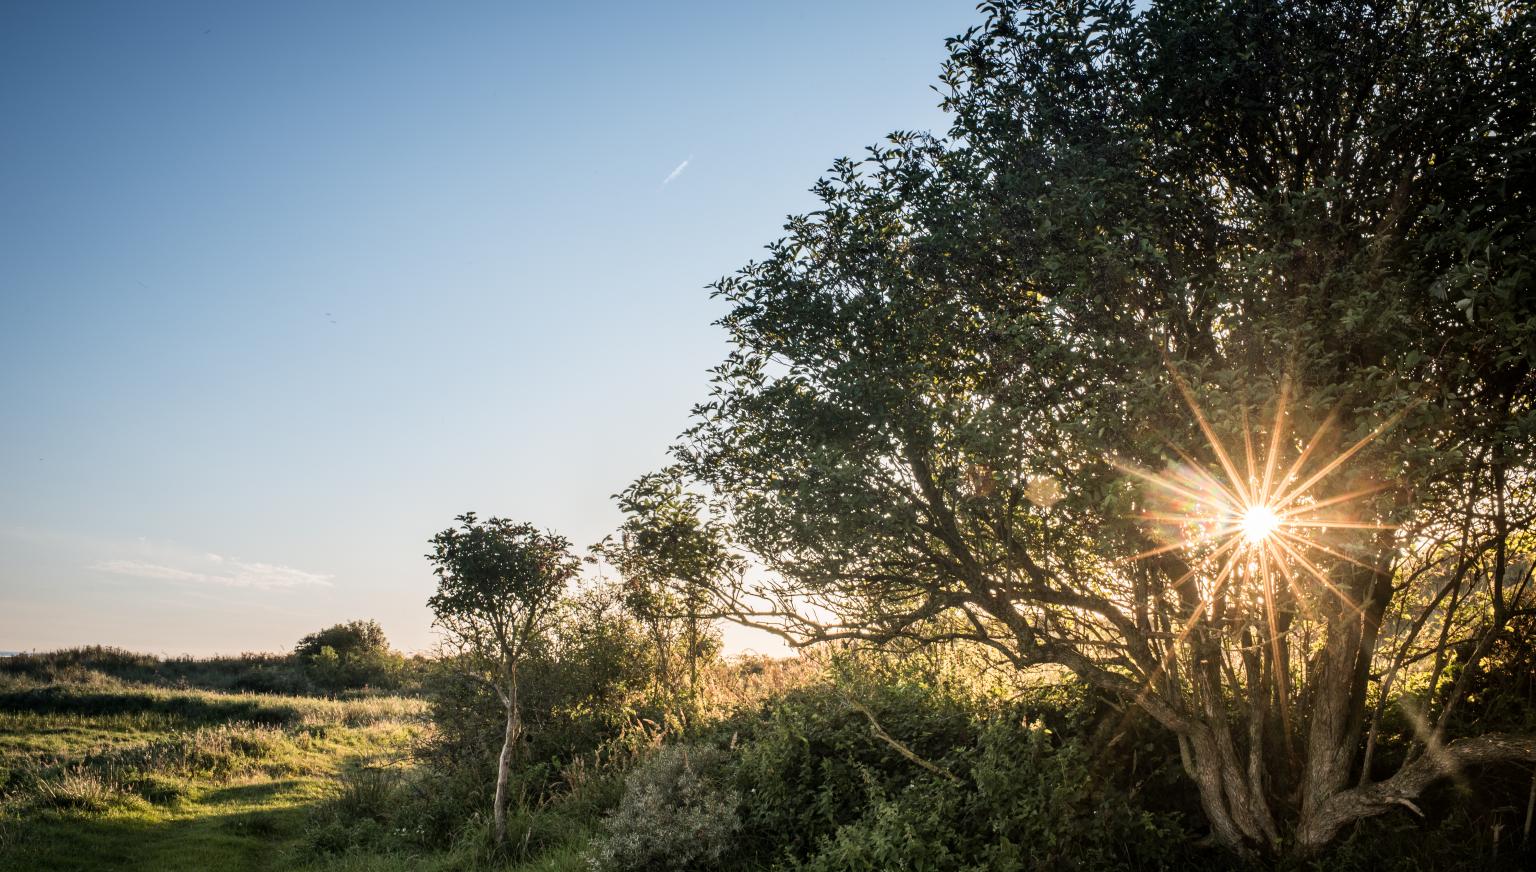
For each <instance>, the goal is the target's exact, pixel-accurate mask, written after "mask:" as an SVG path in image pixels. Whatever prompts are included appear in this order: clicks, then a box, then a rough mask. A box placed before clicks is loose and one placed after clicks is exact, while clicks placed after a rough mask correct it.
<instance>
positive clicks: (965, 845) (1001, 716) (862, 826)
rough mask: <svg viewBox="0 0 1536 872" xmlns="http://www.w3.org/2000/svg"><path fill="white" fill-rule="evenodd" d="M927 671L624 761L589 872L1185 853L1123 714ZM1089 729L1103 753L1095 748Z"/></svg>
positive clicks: (1033, 861)
mask: <svg viewBox="0 0 1536 872" xmlns="http://www.w3.org/2000/svg"><path fill="white" fill-rule="evenodd" d="M930 678H931V676H925V675H922V674H917V673H916V672H915V671H914V670H908V671H907V673H906V674H901V673H900V671H899V670H898V671H897V672H896V674H894V675H892V674H887V675H883V676H880V677H879V678H877V679H871V678H870V677H869V676H868V675H865V676H862V677H850V676H848V675H844V676H843V677H841V678H838V677H832V676H828V677H825V678H823V679H821V680H818V681H816V682H814V683H812V684H809V685H807V686H804V687H801V688H798V689H795V690H792V691H790V692H788V693H786V694H784V695H783V696H781V697H778V698H776V699H774V700H771V701H769V702H768V703H767V704H765V705H763V706H761V707H759V708H757V709H755V710H747V711H743V712H741V713H739V714H738V715H737V716H735V717H733V718H728V719H726V720H723V721H721V722H719V723H718V724H716V725H715V726H714V727H713V728H712V729H711V730H710V731H709V735H706V736H699V737H696V739H695V742H694V743H693V744H691V745H686V746H677V747H670V748H668V749H667V750H665V751H663V752H662V753H660V754H658V755H657V756H656V757H655V758H653V759H652V760H651V761H649V762H647V763H646V764H644V765H642V766H640V767H637V768H636V769H635V770H633V771H632V772H631V773H630V775H629V778H628V780H627V783H626V789H625V795H624V798H623V800H622V802H621V803H620V805H619V808H618V809H617V810H616V811H615V812H614V813H613V814H612V815H610V816H609V817H608V818H607V819H606V820H605V822H604V828H603V835H602V836H601V837H600V838H599V840H598V841H597V843H596V844H595V846H594V849H593V858H594V860H593V862H594V868H597V869H601V870H641V869H667V868H677V869H711V868H731V869H737V868H741V869H779V870H786V872H787V870H804V872H811V870H816V872H838V870H886V869H925V870H935V872H938V870H955V872H962V870H964V872H970V870H976V872H981V870H1034V869H1062V870H1070V869H1158V868H1173V867H1174V866H1176V865H1179V864H1181V863H1186V862H1190V861H1193V860H1196V859H1198V858H1196V857H1194V856H1193V855H1191V854H1190V849H1189V847H1188V845H1189V843H1190V833H1189V832H1188V829H1187V824H1186V818H1185V816H1184V815H1183V814H1182V813H1180V812H1179V811H1178V810H1177V808H1176V806H1177V802H1175V803H1162V804H1160V805H1158V806H1157V807H1155V808H1154V807H1152V806H1149V805H1146V804H1144V803H1143V801H1142V800H1143V798H1144V797H1143V791H1144V788H1145V787H1146V786H1147V785H1149V784H1155V785H1157V786H1158V787H1159V788H1166V787H1169V786H1171V785H1173V784H1174V783H1176V782H1175V778H1174V774H1173V773H1172V772H1171V771H1168V769H1167V767H1168V765H1169V763H1170V762H1171V761H1170V759H1169V758H1168V756H1167V755H1166V754H1154V753H1151V751H1153V750H1158V751H1165V750H1166V749H1154V748H1153V747H1152V746H1150V745H1148V744H1147V743H1146V740H1145V737H1144V736H1143V735H1142V733H1143V731H1142V730H1141V729H1140V726H1139V725H1138V724H1135V723H1132V722H1126V721H1123V720H1121V719H1120V716H1119V714H1118V713H1116V712H1114V711H1113V710H1111V709H1108V708H1107V707H1102V706H1099V705H1097V704H1095V702H1094V701H1093V700H1091V699H1089V698H1088V697H1086V696H1085V695H1084V694H1083V693H1082V692H1081V691H1079V690H1077V689H1075V688H1073V687H1070V686H1052V687H1045V688H1040V689H1034V690H1030V691H1027V692H1025V693H1023V694H1022V695H1020V696H1017V697H1016V698H1014V699H1012V700H1009V701H1000V700H998V699H997V698H995V697H990V696H987V695H984V694H977V693H971V692H966V691H964V690H962V689H958V688H955V687H945V686H942V685H939V684H936V683H934V682H932V681H931V680H929V679H930ZM1104 724H1108V725H1109V726H1110V727H1113V728H1115V729H1113V730H1112V732H1114V733H1115V735H1116V736H1117V739H1118V741H1117V743H1116V749H1118V750H1115V751H1113V752H1111V753H1110V754H1099V753H1094V752H1092V751H1091V750H1090V746H1089V738H1090V736H1091V735H1092V734H1093V733H1094V732H1095V730H1096V729H1097V728H1099V727H1100V726H1101V725H1104ZM1100 732H1102V730H1101V731H1100ZM1175 765H1176V764H1175ZM674 857H675V858H681V859H672V858H674Z"/></svg>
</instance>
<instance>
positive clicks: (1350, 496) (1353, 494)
mask: <svg viewBox="0 0 1536 872" xmlns="http://www.w3.org/2000/svg"><path fill="white" fill-rule="evenodd" d="M1388 487H1390V485H1386V484H1373V485H1370V486H1368V487H1362V488H1356V489H1355V490H1352V491H1348V492H1346V493H1342V494H1338V495H1337V496H1331V497H1328V498H1327V499H1323V500H1318V501H1317V502H1315V503H1307V504H1305V505H1300V506H1295V507H1293V508H1289V509H1281V510H1280V512H1279V514H1280V516H1281V517H1285V518H1291V517H1295V516H1296V515H1299V514H1301V513H1302V512H1315V511H1317V510H1318V509H1325V508H1327V507H1329V506H1336V505H1338V504H1339V503H1347V502H1349V501H1351V500H1355V499H1359V498H1360V497H1366V496H1370V495H1371V494H1374V493H1380V492H1382V491H1384V490H1386V489H1387V488H1388Z"/></svg>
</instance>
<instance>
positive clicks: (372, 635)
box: [293, 621, 406, 692]
mask: <svg viewBox="0 0 1536 872" xmlns="http://www.w3.org/2000/svg"><path fill="white" fill-rule="evenodd" d="M293 654H294V656H295V657H297V658H298V659H299V661H300V662H301V663H302V664H303V665H304V672H305V674H306V675H307V676H308V677H309V679H310V680H311V681H312V682H314V684H315V685H316V686H317V687H319V688H321V689H323V690H327V691H332V692H334V691H340V690H347V689H357V688H364V687H377V688H384V689H393V688H397V687H399V686H400V684H401V681H402V678H403V677H404V675H405V670H406V661H405V658H404V657H402V656H401V655H399V654H397V653H395V652H394V651H391V650H390V647H389V640H388V639H386V638H385V636H384V628H382V627H380V626H379V625H378V623H377V622H375V621H350V622H348V623H345V624H336V625H334V626H331V627H327V628H325V629H324V630H319V631H317V632H314V633H310V634H309V635H307V636H305V637H304V638H303V639H300V640H299V643H298V644H297V645H295V646H294V648H293Z"/></svg>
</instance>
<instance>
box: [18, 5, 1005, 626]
mask: <svg viewBox="0 0 1536 872" xmlns="http://www.w3.org/2000/svg"><path fill="white" fill-rule="evenodd" d="M976 20H977V13H976V12H975V10H974V8H973V3H971V2H951V0H927V2H910V3H893V2H873V0H871V2H843V3H809V2H804V3H798V2H777V3H766V2H765V3H756V2H753V3H747V2H741V3H615V4H603V3H595V4H594V3H586V4H537V5H535V4H521V3H485V4H470V3H453V4H428V3H420V4H387V3H366V4H364V3H346V4H343V3H333V4H316V3H270V2H264V3H249V4H242V5H240V6H235V5H222V6H217V7H216V6H214V5H213V4H206V3H197V4H193V3H187V4H175V3H151V2H143V3H99V4H88V3H49V2H12V3H7V4H4V5H3V6H0V117H3V119H4V122H3V123H0V448H3V450H0V649H30V648H50V647H56V646H62V645H70V644H81V643H106V644H117V645H123V646H127V647H131V648H136V649H141V650H147V651H159V652H168V653H181V652H189V653H200V654H202V653H213V652H237V651H242V650H272V649H280V648H285V647H288V646H290V645H291V644H292V643H293V642H294V641H295V640H296V639H297V638H298V637H299V636H300V635H303V634H304V633H306V632H309V631H311V630H314V629H316V628H318V627H321V626H324V625H327V624H329V623H334V622H336V621H341V620H349V619H353V618H360V617H368V618H376V619H377V620H379V621H380V622H381V623H382V624H383V625H384V628H385V630H386V631H387V633H388V634H389V636H390V638H391V640H393V641H394V642H395V643H396V644H398V645H400V646H402V647H404V648H407V649H420V648H424V647H426V646H427V645H429V644H430V641H431V634H430V630H429V615H428V613H427V611H426V609H425V606H424V602H425V600H426V598H427V596H429V595H430V593H431V592H432V589H433V578H432V576H431V574H430V570H429V567H428V565H427V562H426V560H425V559H424V558H423V557H422V555H423V554H424V553H425V551H426V540H427V539H428V538H429V537H430V536H431V534H432V533H434V532H435V531H437V530H440V529H442V528H444V527H446V526H448V525H449V524H450V523H451V522H452V519H453V516H454V515H456V514H458V513H459V512H462V511H465V510H475V511H478V512H479V513H481V514H482V515H491V514H499V515H503V516H507V517H513V518H517V519H519V520H529V521H532V522H534V523H536V524H539V525H540V526H545V527H549V528H552V529H555V530H557V531H560V532H561V533H563V534H565V535H566V536H568V537H570V538H571V539H572V540H573V541H574V542H575V543H576V544H577V545H578V546H580V547H582V548H585V546H586V545H588V544H590V543H591V542H593V541H596V540H597V539H599V538H601V537H602V536H603V535H604V534H605V533H607V532H608V531H609V530H611V529H612V528H613V527H614V526H615V525H616V523H617V521H618V515H617V512H616V510H615V509H614V507H613V504H612V501H611V500H610V498H609V497H610V495H611V494H613V493H614V492H615V491H617V490H619V489H620V488H622V487H623V486H624V484H625V483H627V482H628V481H629V480H631V479H633V478H634V477H635V476H637V475H639V474H641V473H644V472H646V471H648V470H650V469H653V468H655V467H657V466H659V465H660V464H662V463H663V462H664V461H665V452H666V448H667V446H668V445H669V444H670V442H671V441H672V439H673V438H674V437H675V436H676V435H677V434H678V433H679V432H680V431H681V430H682V429H683V428H684V427H685V426H686V424H687V416H688V410H689V408H690V406H691V405H692V404H693V403H695V402H697V401H699V400H701V399H703V397H704V395H705V392H706V389H707V374H706V370H707V369H708V368H709V367H710V366H712V365H714V364H715V363H717V362H718V361H719V360H720V358H721V357H722V356H723V354H724V353H725V350H726V349H725V344H724V340H723V336H722V334H721V332H720V331H719V330H718V329H717V328H715V327H712V326H711V322H712V321H713V320H714V319H715V318H716V317H718V316H719V314H720V313H721V308H720V305H719V304H718V302H716V301H711V300H710V299H709V296H708V292H707V291H706V290H705V287H704V286H705V285H706V284H708V283H709V282H711V281H712V280H714V279H715V278H717V277H718V276H720V275H722V274H724V273H727V272H730V271H732V270H734V269H736V268H737V267H739V266H741V265H743V264H744V263H746V262H747V261H748V260H750V259H752V258H754V257H756V256H758V254H759V252H760V251H761V249H762V246H763V245H765V244H766V243H768V242H770V241H771V240H772V239H774V238H775V237H776V236H777V235H778V234H779V229H780V226H781V224H782V222H783V219H784V216H785V215H786V214H788V213H792V212H797V211H803V210H805V209H808V208H811V207H812V206H813V200H812V198H811V197H810V195H809V194H808V193H807V189H808V188H809V187H810V185H811V184H812V183H814V181H815V180H816V178H817V177H818V175H820V174H821V173H822V172H823V171H824V170H825V169H826V167H828V166H829V165H830V164H831V162H832V160H833V159H834V158H836V157H838V156H840V155H845V154H856V153H858V152H860V151H861V150H862V148H863V147H864V146H865V145H868V144H870V143H872V142H876V141H878V140H880V139H881V138H882V137H883V136H884V135H885V134H886V133H887V132H889V131H891V130H894V129H940V128H942V127H943V126H944V119H943V116H942V115H941V113H939V111H938V110H937V108H936V103H937V100H938V97H937V95H936V94H934V92H933V91H932V90H930V86H931V85H933V84H934V83H935V81H936V76H937V73H938V67H939V64H940V62H941V61H942V59H943V56H944V44H943V42H944V38H945V37H947V36H950V35H953V34H955V33H958V32H960V31H962V30H964V29H965V28H966V27H968V26H969V25H971V24H973V23H975V22H976ZM685 162H686V163H685ZM731 640H732V645H733V647H742V646H745V645H752V644H754V640H753V639H752V638H751V637H749V636H746V635H741V634H736V633H733V634H732V636H731Z"/></svg>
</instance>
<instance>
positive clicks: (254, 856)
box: [0, 688, 420, 872]
mask: <svg viewBox="0 0 1536 872" xmlns="http://www.w3.org/2000/svg"><path fill="white" fill-rule="evenodd" d="M135 692H137V691H132V690H129V691H124V690H123V689H121V688H118V689H114V690H113V691H112V692H111V693H110V694H103V695H102V696H101V697H100V700H101V701H102V704H101V706H100V707H101V709H102V710H101V711H92V710H91V709H92V704H93V702H95V700H93V699H92V698H91V694H90V692H89V691H86V692H80V691H78V690H73V689H72V690H71V691H70V693H69V694H67V695H65V694H60V693H51V692H50V693H35V692H29V693H26V694H16V693H10V694H5V693H0V870H5V872H12V870H14V872H22V870H27V872H34V870H35V872H86V870H90V872H96V870H125V872H267V870H287V869H291V868H293V867H294V866H295V865H298V864H299V863H300V862H301V861H302V859H304V852H303V850H302V848H303V845H304V842H305V831H306V827H307V826H308V824H309V822H310V820H311V816H312V813H313V810H314V808H315V807H316V806H317V805H318V804H320V803H322V802H325V801H326V800H327V799H328V797H330V796H332V795H334V793H335V782H336V778H337V776H338V773H340V772H341V771H342V770H343V768H344V767H347V766H352V765H356V764H359V763H367V762H377V761H380V760H383V759H388V758H391V757H396V756H398V755H399V754H400V753H401V752H402V751H403V750H405V748H406V747H407V746H408V744H409V742H410V741H411V739H412V737H413V736H414V735H416V732H417V730H418V729H419V727H418V726H417V724H416V722H415V720H414V716H415V715H416V714H417V713H418V712H419V709H420V706H419V704H417V703H415V702H414V701H410V700H393V701H389V700H384V701H381V700H377V699H373V700H360V701H357V702H356V703H345V702H339V703H338V702H332V701H329V700H305V699H302V698H292V697H253V696H250V695H235V694H213V693H210V692H208V691H187V692H184V693H180V694H178V693H176V692H167V691H164V690H160V689H155V690H153V691H152V692H145V693H144V699H145V706H144V707H143V708H142V709H141V710H138V711H134V710H132V706H131V705H130V703H131V702H132V699H133V694H134V693H135ZM225 712H228V713H230V714H235V718H232V719H230V718H226V717H223V716H222V715H224V713H225Z"/></svg>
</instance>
